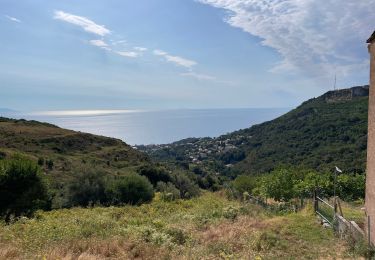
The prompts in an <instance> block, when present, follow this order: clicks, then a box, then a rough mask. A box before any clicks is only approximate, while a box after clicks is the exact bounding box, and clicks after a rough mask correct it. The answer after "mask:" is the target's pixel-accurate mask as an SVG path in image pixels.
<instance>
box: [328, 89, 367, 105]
mask: <svg viewBox="0 0 375 260" xmlns="http://www.w3.org/2000/svg"><path fill="white" fill-rule="evenodd" d="M368 95H369V86H368V85H365V86H356V87H352V88H346V89H338V90H332V91H328V92H327V93H326V94H324V99H325V101H326V102H327V103H332V102H340V101H348V100H352V99H353V98H356V97H366V96H368Z"/></svg>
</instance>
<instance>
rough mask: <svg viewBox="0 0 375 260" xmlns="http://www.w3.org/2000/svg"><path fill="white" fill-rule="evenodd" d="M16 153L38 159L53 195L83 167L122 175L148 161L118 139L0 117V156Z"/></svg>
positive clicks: (63, 190) (61, 194)
mask: <svg viewBox="0 0 375 260" xmlns="http://www.w3.org/2000/svg"><path fill="white" fill-rule="evenodd" d="M15 154H22V155H25V156H26V157H29V158H30V159H32V160H34V161H38V164H39V165H40V166H41V167H42V169H43V172H44V174H45V175H46V177H47V179H48V180H49V183H50V185H51V188H52V190H53V191H54V193H55V196H54V197H55V199H56V198H58V197H64V194H65V191H66V190H65V189H66V184H67V183H68V182H69V181H71V180H72V178H74V177H76V176H77V175H80V174H82V172H84V171H85V169H93V168H94V169H95V170H96V171H97V172H102V173H104V174H109V175H125V174H128V173H131V172H135V171H136V169H137V168H138V167H139V166H142V165H144V164H148V163H149V159H148V157H147V156H146V155H145V154H143V153H140V152H138V151H136V150H135V149H133V148H131V147H130V146H129V145H127V144H126V143H124V142H122V141H120V140H118V139H114V138H108V137H103V136H97V135H92V134H86V133H81V132H75V131H71V130H66V129H62V128H59V127H57V126H54V125H51V124H48V123H40V122H37V121H26V120H14V119H7V118H0V159H1V158H6V157H11V156H12V155H15ZM55 203H57V204H59V203H61V202H57V201H55ZM55 206H56V207H59V206H61V205H55Z"/></svg>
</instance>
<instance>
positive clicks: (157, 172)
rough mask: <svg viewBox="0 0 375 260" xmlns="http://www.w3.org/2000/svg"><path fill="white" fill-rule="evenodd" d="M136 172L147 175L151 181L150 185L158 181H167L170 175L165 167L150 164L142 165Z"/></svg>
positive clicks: (169, 179)
mask: <svg viewBox="0 0 375 260" xmlns="http://www.w3.org/2000/svg"><path fill="white" fill-rule="evenodd" d="M138 173H139V174H140V175H142V176H145V177H147V179H148V180H149V181H150V182H151V183H152V185H154V186H156V184H157V183H158V182H159V181H162V182H169V181H171V177H170V175H169V173H168V172H167V170H166V169H164V168H160V167H159V168H158V167H152V166H143V167H141V168H140V169H139V170H138Z"/></svg>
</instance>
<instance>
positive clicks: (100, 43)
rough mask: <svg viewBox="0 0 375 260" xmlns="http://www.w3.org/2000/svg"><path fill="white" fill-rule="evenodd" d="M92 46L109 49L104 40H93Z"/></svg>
mask: <svg viewBox="0 0 375 260" xmlns="http://www.w3.org/2000/svg"><path fill="white" fill-rule="evenodd" d="M90 44H91V45H94V46H98V47H108V44H106V43H105V42H104V41H102V40H91V41H90Z"/></svg>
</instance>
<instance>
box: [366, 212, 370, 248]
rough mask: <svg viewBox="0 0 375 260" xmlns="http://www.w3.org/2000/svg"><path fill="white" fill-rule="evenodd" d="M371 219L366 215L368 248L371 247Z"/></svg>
mask: <svg viewBox="0 0 375 260" xmlns="http://www.w3.org/2000/svg"><path fill="white" fill-rule="evenodd" d="M370 221H371V218H370V216H369V215H368V216H367V239H368V246H369V248H370V247H371V231H370V228H371V223H370Z"/></svg>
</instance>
